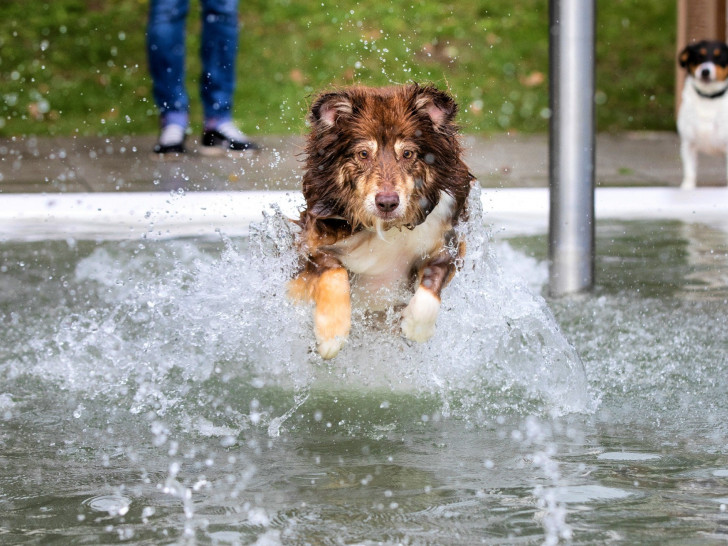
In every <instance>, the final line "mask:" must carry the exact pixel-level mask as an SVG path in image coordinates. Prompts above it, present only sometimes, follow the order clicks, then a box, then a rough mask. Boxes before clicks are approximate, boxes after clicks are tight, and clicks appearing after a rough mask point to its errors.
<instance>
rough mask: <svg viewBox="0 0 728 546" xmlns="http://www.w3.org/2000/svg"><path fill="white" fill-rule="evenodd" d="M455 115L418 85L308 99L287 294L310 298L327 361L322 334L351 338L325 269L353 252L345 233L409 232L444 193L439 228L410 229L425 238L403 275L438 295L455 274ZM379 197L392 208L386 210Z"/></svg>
mask: <svg viewBox="0 0 728 546" xmlns="http://www.w3.org/2000/svg"><path fill="white" fill-rule="evenodd" d="M456 112H457V105H456V104H455V102H454V101H453V99H452V98H451V97H450V96H449V95H448V94H447V93H444V92H442V91H439V90H438V89H436V88H434V87H431V86H427V87H422V86H419V85H417V84H412V85H406V86H397V87H386V88H369V87H359V86H357V87H351V88H346V89H342V90H339V91H333V92H329V93H324V94H322V95H320V96H319V97H318V98H317V99H316V100H315V102H314V103H313V105H312V107H311V111H310V113H309V117H308V121H309V123H310V126H311V131H310V134H309V135H308V140H307V144H306V164H305V174H304V176H303V195H304V197H305V199H306V209H305V210H304V211H303V212H302V213H301V217H300V220H299V224H300V226H301V229H302V232H301V235H300V238H299V244H300V247H301V254H302V256H303V257H304V265H303V270H302V271H301V273H300V274H299V276H298V277H297V278H296V279H294V281H293V282H292V284H291V293H292V295H293V296H294V297H296V298H299V299H307V300H313V301H314V303H315V304H316V311H315V315H314V316H315V328H316V335H317V339H318V340H319V350H320V352H322V355H323V356H324V357H325V358H328V357H330V356H326V354H324V352H325V351H322V349H321V342H322V339H323V340H324V341H326V339H332V338H333V337H336V338H340V337H343V338H345V337H346V335H348V328H349V317H348V313H349V301H348V298H349V293H348V286H345V287H344V286H342V284H341V275H340V274H339V275H338V276H335V275H332V274H331V273H332V272H335V271H336V270H339V269H344V265H342V264H343V263H345V262H346V261H347V260H346V256H344V255H343V253H346V252H350V251H351V250H352V247H351V246H350V245H349V244H348V243H347V242H346V239H347V238H350V237H355V236H356V234H360V235H359V238H360V239H361V241H364V240H366V241H368V243H371V238H367V237H365V236H362V235H365V234H362V232H378V233H379V234H380V235H381V234H382V233H384V234H386V233H387V232H388V231H389V230H416V228H417V226H420V225H421V224H423V223H424V222H426V221H427V218H428V215H429V214H430V213H431V212H432V211H433V210H434V209H435V208H436V207H437V206H438V204H439V203H440V201H441V199H443V195H446V196H447V203H446V204H447V207H446V206H445V204H443V206H441V207H440V209H439V210H440V211H442V210H445V209H446V211H447V212H445V213H442V212H438V219H437V222H440V223H439V224H438V226H440V224H441V228H435V234H433V229H432V228H428V229H427V230H417V231H415V233H420V232H422V233H425V232H426V233H427V237H429V238H431V239H432V241H425V242H423V245H424V246H423V248H426V249H427V251H426V253H425V254H426V255H425V256H423V257H422V259H418V260H416V263H415V264H413V270H412V271H411V272H410V275H411V279H412V281H413V282H417V283H419V287H421V288H426V289H427V290H429V291H430V292H432V294H433V295H434V296H435V297H437V298H438V301H439V297H440V291H441V289H442V288H443V287H444V285H445V284H446V283H447V282H448V281H449V280H450V278H451V277H452V275H453V274H454V273H455V263H456V261H457V260H458V259H459V258H460V257H461V256H462V254H463V253H464V242H463V241H458V240H457V237H456V234H455V231H454V226H455V225H456V224H457V222H458V221H460V220H462V219H463V218H464V217H465V214H466V200H467V196H468V193H469V191H470V187H471V183H472V181H473V177H472V175H471V174H470V172H469V171H468V168H467V166H466V165H465V163H464V162H463V161H462V158H461V155H462V147H461V144H460V140H459V134H458V128H457V126H456V124H455V122H454V118H455V114H456ZM382 196H384V197H382ZM383 199H390V200H392V199H393V201H392V204H393V203H394V202H397V203H399V204H398V205H397V206H396V208H394V210H391V211H390V210H389V208H391V206H392V205H390V207H389V208H388V207H387V206H386V205H382V204H381V203H380V200H383ZM442 214H445V215H446V216H447V217H446V218H441V217H440V216H442ZM434 221H435V220H433V221H432V222H434ZM432 222H430V223H432ZM428 225H429V223H428ZM357 240H359V239H357ZM382 244H386V242H382ZM334 277H336V278H337V282H336V283H335V284H336V288H332V289H331V290H329V289H328V287H327V284H328V283H327V281H325V280H323V279H330V278H334ZM339 299H341V300H342V301H339V302H338V303H337V301H338V300H339ZM343 300H345V301H343ZM332 302H333V303H332ZM322 309H327V311H322ZM332 310H333V311H332ZM322 315H326V316H322ZM345 315H347V316H345ZM319 319H321V320H319ZM330 323H333V324H334V327H333V328H329V327H328V326H327V325H330ZM335 352H338V348H337V349H336V350H335V351H334V354H335Z"/></svg>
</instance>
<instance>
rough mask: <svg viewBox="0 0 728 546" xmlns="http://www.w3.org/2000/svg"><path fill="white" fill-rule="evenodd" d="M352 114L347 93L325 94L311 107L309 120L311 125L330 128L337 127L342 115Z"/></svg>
mask: <svg viewBox="0 0 728 546" xmlns="http://www.w3.org/2000/svg"><path fill="white" fill-rule="evenodd" d="M351 112H352V106H351V98H350V97H349V96H348V95H347V94H346V93H344V92H340V93H324V94H323V95H321V96H319V97H318V98H317V99H316V101H315V102H314V103H313V106H311V113H310V114H309V118H308V119H309V122H310V123H311V125H319V124H323V126H324V127H326V128H328V127H333V126H334V125H336V121H337V120H338V119H339V117H340V116H341V115H348V114H351Z"/></svg>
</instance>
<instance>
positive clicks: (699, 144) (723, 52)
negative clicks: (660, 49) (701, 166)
mask: <svg viewBox="0 0 728 546" xmlns="http://www.w3.org/2000/svg"><path fill="white" fill-rule="evenodd" d="M679 62H680V66H682V67H683V68H685V69H686V70H687V78H686V80H685V87H684V88H683V94H682V103H681V105H680V111H679V112H678V117H677V129H678V133H679V134H680V156H681V159H682V164H683V180H682V184H681V187H682V188H683V189H692V188H694V187H695V184H696V178H697V165H698V152H702V153H706V154H721V155H728V94H726V91H728V45H726V44H724V43H723V42H711V41H702V42H698V43H695V44H691V45H689V46H687V47H686V48H685V49H683V50H682V52H681V53H680V55H679Z"/></svg>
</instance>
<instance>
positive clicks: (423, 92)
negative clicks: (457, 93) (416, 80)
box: [414, 85, 458, 129]
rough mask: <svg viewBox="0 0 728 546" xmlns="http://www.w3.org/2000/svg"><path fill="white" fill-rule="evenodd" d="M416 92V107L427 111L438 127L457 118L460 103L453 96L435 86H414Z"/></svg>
mask: <svg viewBox="0 0 728 546" xmlns="http://www.w3.org/2000/svg"><path fill="white" fill-rule="evenodd" d="M414 92H415V96H416V98H415V108H416V109H417V110H420V111H422V112H425V113H426V114H427V116H428V117H429V118H430V119H431V120H432V124H433V125H434V127H435V128H436V129H440V128H442V127H444V126H445V125H447V124H448V123H452V121H453V120H454V119H455V114H457V111H458V105H457V104H456V103H455V101H454V100H453V98H452V97H451V96H450V95H448V94H447V93H445V92H444V91H440V90H439V89H437V88H436V87H434V86H431V85H429V86H427V87H420V86H418V85H415V86H414Z"/></svg>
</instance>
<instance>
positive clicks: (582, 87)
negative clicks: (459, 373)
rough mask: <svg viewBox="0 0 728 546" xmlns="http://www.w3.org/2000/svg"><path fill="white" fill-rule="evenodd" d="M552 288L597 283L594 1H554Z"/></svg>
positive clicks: (562, 290) (570, 289) (559, 290)
mask: <svg viewBox="0 0 728 546" xmlns="http://www.w3.org/2000/svg"><path fill="white" fill-rule="evenodd" d="M549 24H550V29H551V35H550V39H549V58H550V67H549V87H550V89H549V93H550V102H551V123H550V139H549V178H550V188H551V191H550V206H551V208H550V213H549V257H550V261H551V266H550V271H549V290H550V292H551V294H552V295H554V296H562V295H566V294H570V293H574V292H580V291H584V290H589V289H591V288H592V285H593V283H594V36H595V0H550V2H549Z"/></svg>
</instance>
